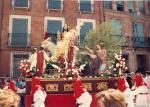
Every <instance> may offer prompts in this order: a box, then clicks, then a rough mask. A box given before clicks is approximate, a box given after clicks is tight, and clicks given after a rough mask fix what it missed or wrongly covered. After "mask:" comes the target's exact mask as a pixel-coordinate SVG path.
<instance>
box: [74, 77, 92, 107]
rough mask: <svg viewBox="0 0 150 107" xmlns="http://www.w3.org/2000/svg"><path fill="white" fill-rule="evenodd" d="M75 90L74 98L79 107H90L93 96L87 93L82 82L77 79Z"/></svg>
mask: <svg viewBox="0 0 150 107" xmlns="http://www.w3.org/2000/svg"><path fill="white" fill-rule="evenodd" d="M73 88H74V98H75V99H76V103H77V105H78V107H90V105H91V102H92V97H91V95H90V94H89V93H88V92H87V91H86V89H85V88H84V86H83V84H82V82H81V81H80V80H78V79H75V80H74V82H73Z"/></svg>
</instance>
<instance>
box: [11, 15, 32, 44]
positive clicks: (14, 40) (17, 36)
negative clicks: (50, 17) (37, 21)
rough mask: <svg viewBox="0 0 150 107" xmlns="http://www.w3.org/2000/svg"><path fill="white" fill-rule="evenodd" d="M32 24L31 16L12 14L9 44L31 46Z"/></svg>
mask: <svg viewBox="0 0 150 107" xmlns="http://www.w3.org/2000/svg"><path fill="white" fill-rule="evenodd" d="M30 25H31V17H30V16H19V15H10V20H9V46H17V47H26V46H29V34H30Z"/></svg>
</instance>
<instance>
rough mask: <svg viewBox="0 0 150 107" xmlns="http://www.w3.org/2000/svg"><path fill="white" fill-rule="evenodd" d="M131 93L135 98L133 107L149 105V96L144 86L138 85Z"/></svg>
mask: <svg viewBox="0 0 150 107" xmlns="http://www.w3.org/2000/svg"><path fill="white" fill-rule="evenodd" d="M132 95H133V97H134V98H135V107H150V98H149V97H150V96H149V94H148V88H147V87H146V86H139V87H138V88H136V90H134V91H133V92H132Z"/></svg>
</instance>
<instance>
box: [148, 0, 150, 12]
mask: <svg viewBox="0 0 150 107" xmlns="http://www.w3.org/2000/svg"><path fill="white" fill-rule="evenodd" d="M148 11H149V14H150V0H148Z"/></svg>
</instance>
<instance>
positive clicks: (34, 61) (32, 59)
mask: <svg viewBox="0 0 150 107" xmlns="http://www.w3.org/2000/svg"><path fill="white" fill-rule="evenodd" d="M36 59H37V53H34V54H32V55H31V56H30V58H29V60H30V61H31V66H30V70H32V68H33V67H36V63H37V60H36Z"/></svg>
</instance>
